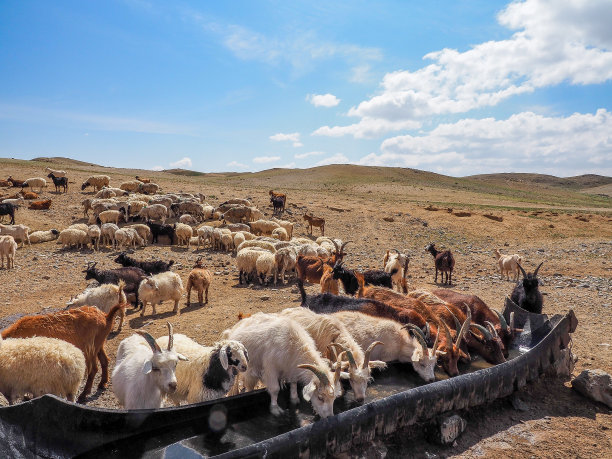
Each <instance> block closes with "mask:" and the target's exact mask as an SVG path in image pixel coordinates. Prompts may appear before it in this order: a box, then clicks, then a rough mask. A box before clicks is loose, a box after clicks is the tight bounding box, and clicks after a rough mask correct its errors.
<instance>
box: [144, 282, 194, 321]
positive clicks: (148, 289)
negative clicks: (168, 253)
mask: <svg viewBox="0 0 612 459" xmlns="http://www.w3.org/2000/svg"><path fill="white" fill-rule="evenodd" d="M182 295H183V282H182V281H181V277H180V276H179V275H178V274H176V273H173V272H171V271H167V272H163V273H160V274H156V275H154V276H150V277H146V278H144V279H143V280H142V281H141V282H140V285H139V286H138V298H140V300H141V301H142V311H141V312H140V315H141V317H142V316H144V314H145V310H146V308H147V303H151V305H152V306H153V315H155V314H157V312H156V309H155V306H156V305H157V304H162V302H164V301H166V300H174V310H173V312H174V313H175V314H177V315H178V314H180V311H179V301H180V300H181V296H182Z"/></svg>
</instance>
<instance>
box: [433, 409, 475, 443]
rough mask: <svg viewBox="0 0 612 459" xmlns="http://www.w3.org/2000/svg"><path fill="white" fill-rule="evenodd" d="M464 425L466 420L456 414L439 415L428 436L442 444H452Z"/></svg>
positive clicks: (465, 425)
mask: <svg viewBox="0 0 612 459" xmlns="http://www.w3.org/2000/svg"><path fill="white" fill-rule="evenodd" d="M466 427H467V421H466V420H465V419H463V418H462V417H461V416H459V415H457V414H447V415H443V416H439V417H438V418H437V419H436V422H435V424H434V428H433V429H432V430H431V431H430V435H429V437H430V439H432V440H434V441H435V442H437V443H440V444H442V445H452V444H453V443H454V442H455V440H456V439H457V438H458V437H459V435H461V433H462V432H463V431H464V430H465V428H466Z"/></svg>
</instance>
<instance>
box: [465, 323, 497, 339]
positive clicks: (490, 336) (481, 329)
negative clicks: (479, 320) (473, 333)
mask: <svg viewBox="0 0 612 459" xmlns="http://www.w3.org/2000/svg"><path fill="white" fill-rule="evenodd" d="M470 327H474V328H476V329H478V330H480V332H481V333H482V335H483V336H484V337H485V339H486V340H487V341H490V340H492V339H493V336H492V335H491V333H489V330H487V329H486V328H484V327H483V326H482V325H480V324H470Z"/></svg>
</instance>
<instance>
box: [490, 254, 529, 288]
mask: <svg viewBox="0 0 612 459" xmlns="http://www.w3.org/2000/svg"><path fill="white" fill-rule="evenodd" d="M494 253H495V256H496V257H497V264H498V268H499V274H500V275H501V277H502V278H503V277H504V274H506V280H510V273H512V274H514V276H513V279H514V281H518V279H519V264H521V263H522V262H523V259H522V258H521V256H520V255H519V254H518V253H515V254H513V255H504V254H502V253H500V252H499V249H495V250H494Z"/></svg>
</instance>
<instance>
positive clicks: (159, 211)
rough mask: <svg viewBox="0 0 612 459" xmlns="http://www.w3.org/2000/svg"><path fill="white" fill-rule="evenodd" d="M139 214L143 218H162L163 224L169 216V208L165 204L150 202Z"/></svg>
mask: <svg viewBox="0 0 612 459" xmlns="http://www.w3.org/2000/svg"><path fill="white" fill-rule="evenodd" d="M138 216H139V217H140V218H142V219H143V220H161V222H162V225H163V224H164V223H166V218H168V208H167V207H166V206H164V205H163V204H150V205H148V206H147V207H145V208H144V209H142V210H141V211H140V212H139V213H138Z"/></svg>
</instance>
